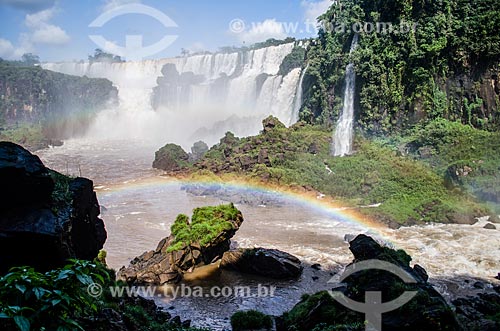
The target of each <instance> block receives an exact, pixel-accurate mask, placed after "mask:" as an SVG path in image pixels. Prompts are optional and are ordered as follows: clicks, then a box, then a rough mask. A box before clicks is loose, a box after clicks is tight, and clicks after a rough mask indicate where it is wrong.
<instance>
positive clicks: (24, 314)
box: [0, 260, 111, 331]
mask: <svg viewBox="0 0 500 331" xmlns="http://www.w3.org/2000/svg"><path fill="white" fill-rule="evenodd" d="M110 280H111V275H110V272H109V271H108V270H106V269H105V268H104V267H102V266H99V265H96V264H93V263H91V262H88V261H79V260H71V261H70V264H68V265H67V266H65V267H64V268H62V269H56V270H53V271H49V272H46V273H40V272H37V271H35V270H34V269H33V268H30V267H17V268H13V269H12V270H11V271H10V272H9V273H8V274H7V275H5V276H3V277H1V278H0V325H1V326H2V329H4V330H12V329H14V328H13V326H14V325H16V326H17V328H18V329H19V330H21V331H27V330H43V329H46V330H56V329H57V330H74V329H82V327H81V326H80V324H79V322H78V319H80V318H84V317H90V316H93V315H95V314H96V313H97V312H98V309H99V308H100V307H101V306H102V305H103V302H102V301H100V300H97V299H96V298H94V297H92V296H90V295H89V294H88V292H87V287H88V286H89V285H90V284H93V283H95V284H98V285H100V286H105V285H106V284H109V283H110Z"/></svg>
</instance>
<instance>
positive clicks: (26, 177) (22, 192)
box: [0, 142, 54, 211]
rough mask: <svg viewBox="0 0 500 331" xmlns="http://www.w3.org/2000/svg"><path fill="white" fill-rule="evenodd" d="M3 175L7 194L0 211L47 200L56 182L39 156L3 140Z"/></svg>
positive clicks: (0, 144) (0, 165) (0, 169)
mask: <svg viewBox="0 0 500 331" xmlns="http://www.w3.org/2000/svg"><path fill="white" fill-rule="evenodd" d="M0 178H1V179H2V189H3V190H4V192H5V193H6V194H5V195H3V198H2V199H1V201H0V203H1V204H0V211H4V210H6V209H10V208H12V207H15V206H17V207H20V206H21V207H22V206H24V205H29V204H33V203H48V202H49V201H50V199H51V194H52V191H53V190H54V181H53V179H52V177H51V176H50V174H49V171H48V170H47V168H45V166H44V165H43V164H42V161H40V159H39V158H38V156H36V155H33V154H31V153H30V152H28V151H27V150H25V149H24V148H21V147H19V146H17V145H15V144H13V143H9V142H0Z"/></svg>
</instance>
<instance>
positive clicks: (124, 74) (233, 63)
mask: <svg viewBox="0 0 500 331" xmlns="http://www.w3.org/2000/svg"><path fill="white" fill-rule="evenodd" d="M294 47H295V43H287V44H282V45H278V46H271V47H266V48H261V49H255V50H249V51H241V52H235V53H216V54H202V55H194V56H188V57H176V58H166V59H158V60H145V61H140V62H123V63H88V62H71V63H70V62H66V63H45V64H43V65H42V66H43V68H44V69H48V70H52V71H57V72H61V73H65V74H70V75H76V76H87V77H91V78H107V79H109V80H111V81H112V82H113V84H114V85H115V86H116V87H117V88H118V90H119V101H120V106H119V107H118V108H115V109H109V110H106V111H103V112H101V113H100V114H99V115H98V116H97V118H96V120H95V123H94V125H93V126H92V127H91V129H90V131H89V133H88V136H99V137H102V138H109V139H118V138H137V137H141V138H147V139H149V140H151V141H154V142H157V143H158V144H164V143H165V142H167V141H169V142H175V143H179V144H181V145H183V146H184V147H189V146H190V144H192V143H193V142H194V141H195V140H199V139H202V140H204V141H206V142H207V143H209V144H213V143H215V142H217V141H218V140H219V139H220V137H222V136H223V135H224V133H225V132H226V131H232V132H233V133H235V134H236V135H239V136H246V135H251V134H256V133H258V132H259V130H260V129H261V121H262V119H263V118H265V117H267V116H269V115H274V116H276V117H278V118H279V119H280V120H281V121H282V122H283V123H285V124H293V123H294V122H295V121H296V120H295V119H294V118H293V117H294V116H295V115H294V101H295V100H297V97H296V93H297V92H298V91H301V88H298V87H297V85H298V84H299V81H300V80H301V73H302V70H301V69H300V68H296V69H294V70H292V71H290V72H289V73H288V74H286V75H285V76H281V75H279V74H278V73H279V69H280V65H281V63H282V62H283V60H284V58H285V57H286V56H287V55H288V54H290V53H291V52H292V50H293V48H294ZM166 64H171V65H174V66H175V69H176V71H177V72H178V75H171V74H168V73H167V76H164V75H163V73H162V68H164V66H165V65H166ZM174 72H175V70H174ZM160 82H161V84H163V85H162V86H167V88H165V89H163V90H162V89H161V88H160V89H159V90H158V91H160V92H158V94H161V93H164V94H163V95H159V96H158V95H157V96H156V99H155V100H160V101H159V102H157V103H156V104H155V102H153V99H154V98H153V95H154V93H153V89H154V88H155V87H156V86H157V85H158V84H159V83H160ZM152 104H155V107H154V109H153V106H152Z"/></svg>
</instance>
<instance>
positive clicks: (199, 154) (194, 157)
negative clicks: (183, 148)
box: [189, 141, 208, 162]
mask: <svg viewBox="0 0 500 331" xmlns="http://www.w3.org/2000/svg"><path fill="white" fill-rule="evenodd" d="M207 152H208V145H207V144H205V143H204V142H203V141H198V142H195V143H194V144H193V146H192V147H191V154H190V155H189V161H190V162H196V161H198V160H200V159H201V158H203V156H204V155H205V154H206V153H207Z"/></svg>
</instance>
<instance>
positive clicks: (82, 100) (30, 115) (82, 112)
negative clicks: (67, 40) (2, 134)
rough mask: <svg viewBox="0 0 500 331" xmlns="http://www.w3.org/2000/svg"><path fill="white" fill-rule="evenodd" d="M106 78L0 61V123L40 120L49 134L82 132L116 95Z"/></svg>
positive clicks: (38, 122) (9, 123) (55, 136)
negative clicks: (61, 72)
mask: <svg viewBox="0 0 500 331" xmlns="http://www.w3.org/2000/svg"><path fill="white" fill-rule="evenodd" d="M117 94H118V92H117V89H116V88H115V87H113V85H112V83H111V82H110V81H109V80H107V79H94V78H87V77H75V76H69V75H64V74H60V73H56V72H52V71H49V70H44V69H41V68H39V67H19V66H13V65H10V64H8V63H7V62H0V124H1V123H2V122H3V123H4V124H6V125H7V126H9V125H13V124H19V123H29V124H40V123H41V124H43V126H44V131H45V134H46V136H48V137H49V138H59V139H62V138H66V137H68V136H70V135H74V134H79V133H82V132H83V131H84V130H85V129H86V127H87V125H88V123H89V122H90V121H91V119H92V116H93V115H94V114H95V113H96V112H97V111H99V110H101V109H103V108H104V107H106V106H107V105H109V104H110V103H112V102H114V101H115V100H116V98H117Z"/></svg>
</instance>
